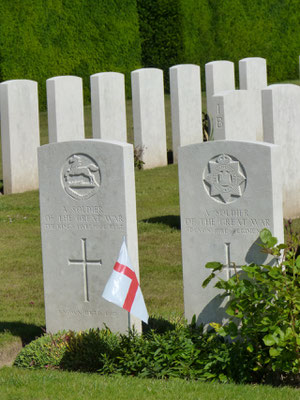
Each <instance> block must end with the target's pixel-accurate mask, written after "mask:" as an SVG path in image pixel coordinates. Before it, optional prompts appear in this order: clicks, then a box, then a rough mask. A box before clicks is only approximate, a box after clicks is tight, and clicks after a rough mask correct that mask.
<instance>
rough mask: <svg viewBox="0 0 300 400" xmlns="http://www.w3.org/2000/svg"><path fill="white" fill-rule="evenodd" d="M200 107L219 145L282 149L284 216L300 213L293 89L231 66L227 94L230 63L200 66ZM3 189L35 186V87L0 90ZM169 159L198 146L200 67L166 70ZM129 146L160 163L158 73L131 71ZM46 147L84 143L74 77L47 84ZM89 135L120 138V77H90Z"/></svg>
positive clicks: (250, 63)
mask: <svg viewBox="0 0 300 400" xmlns="http://www.w3.org/2000/svg"><path fill="white" fill-rule="evenodd" d="M205 72H206V94H207V110H208V115H209V117H210V123H211V136H212V137H213V138H214V139H215V140H217V139H226V140H229V139H231V140H251V141H252V140H254V141H255V140H264V141H265V142H270V143H275V144H279V145H281V146H282V152H283V162H284V164H283V165H282V173H283V174H284V180H283V181H284V187H283V203H284V215H285V217H287V218H290V217H295V216H299V215H300V199H299V196H298V193H297V192H298V189H297V188H298V187H299V184H300V174H298V168H297V164H298V163H297V161H298V153H299V151H300V137H299V135H298V129H299V128H300V112H299V109H300V88H299V87H298V86H296V85H273V86H269V87H268V88H267V87H266V86H267V74H266V61H265V60H264V59H262V58H247V59H243V60H240V62H239V75H240V77H239V78H240V88H241V89H240V90H235V78H234V64H233V63H232V62H229V61H214V62H211V63H208V64H206V67H205ZM0 89H1V91H0V95H1V136H2V163H3V180H4V192H5V193H15V192H22V191H25V190H30V189H35V188H37V166H36V165H37V161H36V148H37V147H38V146H39V121H38V100H37V84H36V82H32V81H8V82H4V83H2V84H1V85H0ZM170 92H171V111H172V132H173V133H172V135H173V156H174V157H173V158H174V161H175V162H176V161H177V150H178V148H179V147H180V146H184V145H187V144H192V143H199V142H202V139H203V135H202V112H201V83H200V68H199V66H196V65H179V66H174V67H171V68H170ZM132 98H133V117H134V142H135V146H136V147H138V148H140V149H141V155H140V157H141V161H143V162H144V163H145V167H146V168H152V167H156V166H162V165H166V164H167V150H166V128H165V110H164V91H163V75H162V71H161V70H158V69H154V68H153V69H152V68H151V69H147V68H146V69H140V70H136V71H133V72H132ZM47 100H48V126H49V142H50V143H52V142H59V141H68V140H80V139H83V138H84V118H83V96H82V79H81V78H78V77H70V76H68V77H66V76H65V77H56V78H51V79H49V80H48V81H47ZM91 102H92V125H93V137H94V138H102V139H108V140H120V141H126V140H127V133H126V131H127V129H126V111H125V90H124V76H123V74H120V73H113V72H108V73H99V74H95V75H92V76H91Z"/></svg>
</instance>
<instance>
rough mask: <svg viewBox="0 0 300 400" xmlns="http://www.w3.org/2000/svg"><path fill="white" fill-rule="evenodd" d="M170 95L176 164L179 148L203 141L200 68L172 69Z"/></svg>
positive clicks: (186, 65)
mask: <svg viewBox="0 0 300 400" xmlns="http://www.w3.org/2000/svg"><path fill="white" fill-rule="evenodd" d="M170 95H171V114H172V139H173V160H174V162H175V163H176V162H177V159H178V147H180V146H185V145H188V144H194V143H201V142H202V141H203V134H202V103H201V83H200V67H199V66H198V65H192V64H185V65H175V66H174V67H171V68H170Z"/></svg>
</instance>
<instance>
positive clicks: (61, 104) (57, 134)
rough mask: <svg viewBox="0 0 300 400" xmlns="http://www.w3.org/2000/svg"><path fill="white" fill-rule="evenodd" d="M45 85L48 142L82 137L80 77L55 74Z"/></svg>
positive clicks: (80, 138) (82, 117) (82, 119)
mask: <svg viewBox="0 0 300 400" xmlns="http://www.w3.org/2000/svg"><path fill="white" fill-rule="evenodd" d="M46 86H47V105H48V132H49V143H56V142H66V141H68V140H82V139H84V137H85V135H84V116H83V91H82V79H81V78H79V77H78V76H57V77H55V78H50V79H47V81H46Z"/></svg>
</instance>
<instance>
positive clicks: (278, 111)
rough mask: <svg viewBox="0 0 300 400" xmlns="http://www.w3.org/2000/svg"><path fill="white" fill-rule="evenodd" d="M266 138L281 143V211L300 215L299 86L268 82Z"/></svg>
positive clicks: (264, 95) (264, 94)
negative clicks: (269, 84) (269, 83)
mask: <svg viewBox="0 0 300 400" xmlns="http://www.w3.org/2000/svg"><path fill="white" fill-rule="evenodd" d="M262 109H263V126H264V140H265V142H269V143H275V144H278V145H280V146H281V170H280V173H281V174H282V182H283V214H284V217H285V218H294V217H299V216H300V195H299V188H300V174H299V154H300V135H299V131H300V87H299V86H297V85H291V84H287V85H286V84H281V85H271V86H269V87H268V88H267V89H264V90H263V91H262Z"/></svg>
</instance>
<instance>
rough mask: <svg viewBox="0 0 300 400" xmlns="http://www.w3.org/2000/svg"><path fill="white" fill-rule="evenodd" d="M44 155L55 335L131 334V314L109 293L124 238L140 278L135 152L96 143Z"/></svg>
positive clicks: (47, 278) (48, 304)
mask: <svg viewBox="0 0 300 400" xmlns="http://www.w3.org/2000/svg"><path fill="white" fill-rule="evenodd" d="M38 153H39V154H38V155H39V179H40V208H41V232H42V250H43V268H44V291H45V309H46V327H47V331H50V332H56V331H58V330H62V329H72V330H76V331H79V330H84V329H89V328H96V327H99V328H103V327H104V324H106V325H107V326H108V327H109V328H110V329H112V330H113V331H121V332H125V331H126V330H127V329H128V313H127V312H126V311H125V310H123V309H122V308H119V307H117V306H115V305H114V304H112V303H109V302H107V301H106V300H104V299H103V298H102V292H103V289H104V286H105V284H106V282H107V280H108V278H109V276H110V274H111V272H112V270H113V267H114V264H115V262H116V261H117V258H118V255H119V251H120V247H121V244H122V241H123V237H124V236H125V237H126V240H127V247H128V252H129V254H130V258H131V261H132V264H133V266H134V268H135V270H136V273H137V276H139V275H138V273H139V268H138V246H137V224H136V201H135V182H134V167H133V147H132V145H130V144H127V143H121V142H108V141H102V140H97V139H91V140H83V141H71V142H64V143H55V144H49V145H45V146H42V147H41V148H40V149H39V152H38ZM129 284H130V282H129ZM133 323H134V324H135V326H136V328H137V329H138V330H140V328H141V324H140V321H139V320H137V319H136V318H134V317H131V324H133Z"/></svg>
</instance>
